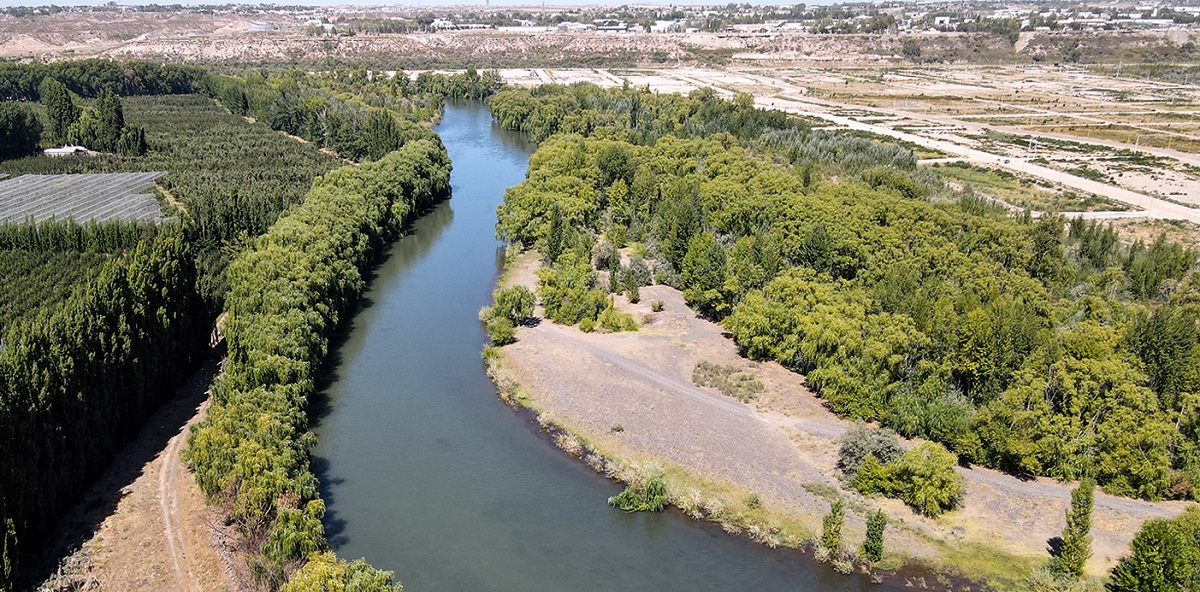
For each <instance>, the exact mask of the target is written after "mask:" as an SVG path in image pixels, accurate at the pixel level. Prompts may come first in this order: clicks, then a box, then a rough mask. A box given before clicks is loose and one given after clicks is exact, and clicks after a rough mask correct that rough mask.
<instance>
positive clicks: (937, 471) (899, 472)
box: [891, 442, 966, 517]
mask: <svg viewBox="0 0 1200 592" xmlns="http://www.w3.org/2000/svg"><path fill="white" fill-rule="evenodd" d="M956 463H957V459H956V458H955V456H954V454H953V453H951V452H950V451H948V450H946V448H945V447H944V446H942V445H941V444H938V443H936V442H925V443H923V444H921V445H920V446H917V447H916V448H913V449H912V450H909V451H908V452H905V453H904V456H902V457H900V460H898V461H896V463H895V464H894V465H893V466H892V469H891V470H892V472H893V474H894V475H895V479H896V482H897V485H898V486H899V487H900V488H901V489H902V491H901V495H900V499H903V500H904V503H906V504H908V505H909V506H910V507H911V508H912V509H914V510H916V511H917V513H918V514H922V515H924V516H930V517H935V516H940V515H941V514H943V513H944V512H946V511H948V510H952V509H954V508H956V507H958V505H959V503H961V502H962V498H963V495H964V494H965V493H966V487H965V486H964V484H963V482H964V479H963V477H962V475H959V474H958V472H957V471H955V470H954V465H955V464H956Z"/></svg>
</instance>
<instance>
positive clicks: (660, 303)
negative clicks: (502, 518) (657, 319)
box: [650, 300, 666, 312]
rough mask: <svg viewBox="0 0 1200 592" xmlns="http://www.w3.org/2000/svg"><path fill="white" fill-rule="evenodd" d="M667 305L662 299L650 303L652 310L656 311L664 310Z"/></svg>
mask: <svg viewBox="0 0 1200 592" xmlns="http://www.w3.org/2000/svg"><path fill="white" fill-rule="evenodd" d="M665 306H666V305H665V304H663V301H662V300H655V301H654V302H651V303H650V310H652V311H654V312H662V311H663V308H664V307H665Z"/></svg>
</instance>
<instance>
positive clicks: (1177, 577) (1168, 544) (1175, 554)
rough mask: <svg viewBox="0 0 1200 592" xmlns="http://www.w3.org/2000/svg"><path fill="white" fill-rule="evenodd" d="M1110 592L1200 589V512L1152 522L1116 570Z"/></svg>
mask: <svg viewBox="0 0 1200 592" xmlns="http://www.w3.org/2000/svg"><path fill="white" fill-rule="evenodd" d="M1107 588H1108V591H1109V592H1151V591H1157V590H1179V591H1181V592H1182V591H1192V590H1197V589H1200V508H1196V507H1191V508H1188V509H1187V511H1186V512H1184V513H1183V515H1181V516H1179V517H1178V518H1175V519H1174V520H1161V519H1156V520H1150V521H1148V522H1146V523H1145V524H1143V525H1142V530H1141V532H1139V533H1138V534H1137V536H1135V537H1133V544H1132V545H1130V549H1129V555H1128V556H1127V557H1125V558H1123V559H1121V562H1120V563H1118V564H1117V566H1116V567H1114V568H1113V570H1112V578H1111V579H1110V580H1109V582H1108V585H1107Z"/></svg>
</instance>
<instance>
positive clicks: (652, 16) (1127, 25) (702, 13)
mask: <svg viewBox="0 0 1200 592" xmlns="http://www.w3.org/2000/svg"><path fill="white" fill-rule="evenodd" d="M2 12H3V13H6V14H8V15H11V16H14V17H18V18H26V17H35V16H41V15H49V14H56V13H59V12H178V13H197V14H212V15H220V14H237V15H242V16H251V15H253V16H257V17H258V18H257V20H256V22H255V23H254V24H252V25H250V26H249V30H254V31H271V30H279V29H295V28H304V29H306V30H307V32H308V33H309V34H312V35H342V36H349V35H356V34H360V33H406V32H431V31H443V30H470V29H508V30H514V29H515V30H528V31H538V30H540V31H546V30H556V31H602V32H611V33H659V34H672V33H701V32H705V33H729V34H737V35H770V34H773V33H779V32H797V33H810V34H853V33H887V32H893V33H906V34H916V33H948V32H966V33H970V32H990V33H1000V34H1006V35H1012V36H1016V35H1017V34H1019V33H1020V32H1023V31H1063V30H1067V31H1070V30H1076V31H1082V30H1149V29H1166V30H1173V29H1189V28H1193V27H1197V26H1198V25H1197V20H1198V19H1200V4H1186V3H1185V4H1180V3H1159V4H1135V3H1120V2H1101V3H1097V2H1041V3H1028V2H1025V3H1008V2H861V3H846V4H834V5H829V6H808V5H806V4H796V5H792V6H753V5H750V4H728V5H725V6H652V5H640V6H639V5H625V6H620V7H581V8H565V7H558V8H556V7H547V6H542V7H526V8H511V7H504V8H500V7H497V8H489V7H446V8H435V7H367V6H338V7H308V6H287V5H273V4H260V5H257V6H247V5H233V4H226V5H203V6H184V5H181V4H172V5H159V4H149V5H144V6H133V5H121V4H117V3H115V2H110V3H108V4H106V5H103V6H80V7H62V6H53V5H52V6H43V7H23V6H22V7H12V8H5V9H3V11H2Z"/></svg>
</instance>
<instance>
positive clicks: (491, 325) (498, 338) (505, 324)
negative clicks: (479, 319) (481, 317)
mask: <svg viewBox="0 0 1200 592" xmlns="http://www.w3.org/2000/svg"><path fill="white" fill-rule="evenodd" d="M487 332H488V338H489V339H491V340H492V345H497V346H499V345H508V344H510V343H512V342H514V341H516V340H517V330H516V327H514V326H513V324H512V321H510V320H508V318H507V317H503V316H493V317H492V318H490V319H488V321H487Z"/></svg>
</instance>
